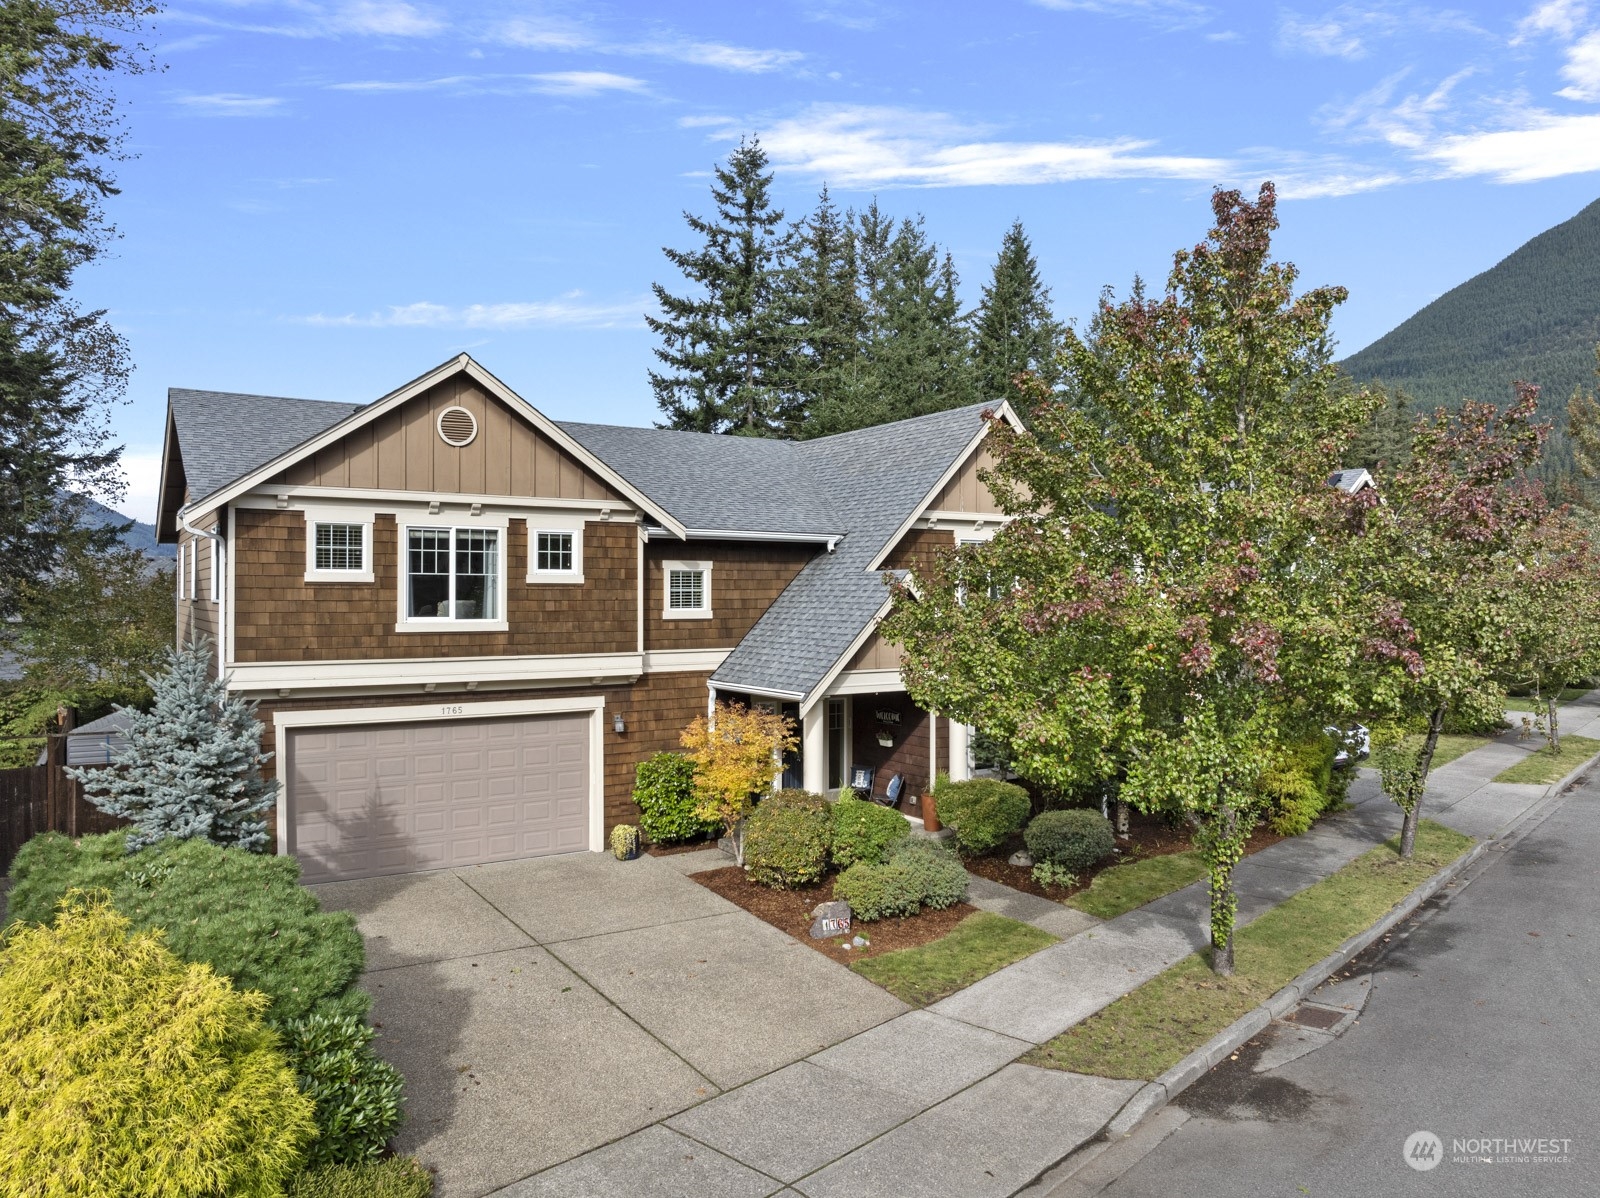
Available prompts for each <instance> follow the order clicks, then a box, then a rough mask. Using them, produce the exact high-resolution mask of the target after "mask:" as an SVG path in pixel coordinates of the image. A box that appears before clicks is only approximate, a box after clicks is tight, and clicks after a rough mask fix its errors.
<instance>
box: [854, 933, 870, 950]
mask: <svg viewBox="0 0 1600 1198" xmlns="http://www.w3.org/2000/svg"><path fill="white" fill-rule="evenodd" d="M850 943H851V944H853V945H855V946H856V947H857V948H864V947H866V946H867V945H869V944H871V943H872V941H870V940H868V939H867V938H866V937H864V936H857V937H856V938H855V939H854V940H852V941H851V942H850Z"/></svg>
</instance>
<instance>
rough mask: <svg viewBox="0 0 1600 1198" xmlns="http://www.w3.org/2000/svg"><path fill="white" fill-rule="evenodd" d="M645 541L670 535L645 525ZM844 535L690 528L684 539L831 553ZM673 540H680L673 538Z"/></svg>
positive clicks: (657, 528)
mask: <svg viewBox="0 0 1600 1198" xmlns="http://www.w3.org/2000/svg"><path fill="white" fill-rule="evenodd" d="M644 534H645V539H646V540H658V539H660V538H661V537H665V536H671V535H672V534H671V533H670V532H669V531H668V530H667V529H665V528H660V527H658V526H654V525H646V526H645V530H644ZM843 536H844V533H842V532H839V533H834V532H749V531H746V530H743V529H739V530H734V529H722V528H690V529H686V530H685V537H686V538H687V539H688V540H691V541H776V542H780V543H787V544H795V545H825V546H827V549H828V552H829V553H832V552H833V549H834V546H835V545H837V544H838V543H839V541H840V539H841V538H842V537H843ZM673 539H674V540H679V539H682V538H678V537H673Z"/></svg>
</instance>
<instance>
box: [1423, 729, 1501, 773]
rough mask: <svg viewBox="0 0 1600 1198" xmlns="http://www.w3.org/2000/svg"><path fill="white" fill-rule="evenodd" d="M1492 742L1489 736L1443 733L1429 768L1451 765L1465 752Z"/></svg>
mask: <svg viewBox="0 0 1600 1198" xmlns="http://www.w3.org/2000/svg"><path fill="white" fill-rule="evenodd" d="M1489 742H1490V738H1489V737H1487V736H1451V735H1447V734H1446V735H1441V736H1440V737H1439V743H1438V744H1437V745H1435V746H1434V748H1433V764H1432V765H1430V766H1429V767H1428V768H1429V769H1435V770H1436V769H1438V768H1439V767H1440V766H1441V765H1449V764H1450V763H1451V762H1452V761H1454V760H1455V759H1456V758H1457V757H1460V756H1461V755H1462V754H1464V753H1470V752H1472V750H1474V749H1481V748H1483V746H1484V745H1486V744H1488V743H1489Z"/></svg>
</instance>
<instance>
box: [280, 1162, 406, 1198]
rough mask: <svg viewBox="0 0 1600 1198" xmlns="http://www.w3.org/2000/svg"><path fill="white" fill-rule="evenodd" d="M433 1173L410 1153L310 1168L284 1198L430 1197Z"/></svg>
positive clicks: (298, 1178) (295, 1181)
mask: <svg viewBox="0 0 1600 1198" xmlns="http://www.w3.org/2000/svg"><path fill="white" fill-rule="evenodd" d="M432 1193H433V1174H431V1173H429V1172H428V1171H427V1170H426V1169H424V1168H423V1167H422V1166H421V1165H419V1164H418V1163H417V1162H416V1161H415V1160H414V1159H413V1158H411V1157H409V1156H392V1157H390V1158H389V1159H388V1160H384V1161H370V1162H363V1163H361V1164H356V1165H329V1166H325V1167H323V1168H320V1169H307V1170H306V1171H305V1172H304V1173H301V1174H299V1175H298V1176H296V1177H294V1178H293V1179H292V1180H291V1181H290V1182H289V1186H288V1189H286V1190H285V1191H284V1198H428V1195H429V1194H432Z"/></svg>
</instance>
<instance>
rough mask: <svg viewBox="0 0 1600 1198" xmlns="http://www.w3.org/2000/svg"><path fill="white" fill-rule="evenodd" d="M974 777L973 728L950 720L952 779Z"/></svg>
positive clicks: (962, 780)
mask: <svg viewBox="0 0 1600 1198" xmlns="http://www.w3.org/2000/svg"><path fill="white" fill-rule="evenodd" d="M970 777H972V728H971V727H970V726H969V725H967V724H958V723H956V722H955V721H954V720H951V721H950V781H952V782H965V781H966V780H967V779H968V778H970Z"/></svg>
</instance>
